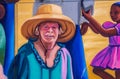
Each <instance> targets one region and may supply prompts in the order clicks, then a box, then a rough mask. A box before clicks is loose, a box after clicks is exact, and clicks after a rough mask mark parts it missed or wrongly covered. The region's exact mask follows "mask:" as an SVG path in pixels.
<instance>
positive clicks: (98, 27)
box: [82, 10, 117, 37]
mask: <svg viewBox="0 0 120 79" xmlns="http://www.w3.org/2000/svg"><path fill="white" fill-rule="evenodd" d="M82 14H83V16H84V17H85V18H86V19H87V20H88V21H89V22H90V24H91V27H93V28H95V29H96V30H98V32H99V33H100V34H101V35H102V36H105V37H109V36H114V35H117V30H116V29H115V28H109V29H104V28H103V27H102V26H101V25H100V23H98V22H97V21H96V20H95V19H94V18H93V17H92V16H91V15H90V11H89V12H87V13H86V12H85V11H84V10H82Z"/></svg>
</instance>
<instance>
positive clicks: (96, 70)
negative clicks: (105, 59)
mask: <svg viewBox="0 0 120 79" xmlns="http://www.w3.org/2000/svg"><path fill="white" fill-rule="evenodd" d="M104 70H105V69H104V68H98V67H94V69H93V72H94V73H95V74H96V75H98V76H100V77H101V78H102V79H115V78H114V77H113V76H112V75H110V74H109V73H107V72H105V71H104Z"/></svg>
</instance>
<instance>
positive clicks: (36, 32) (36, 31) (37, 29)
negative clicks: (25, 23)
mask: <svg viewBox="0 0 120 79" xmlns="http://www.w3.org/2000/svg"><path fill="white" fill-rule="evenodd" d="M35 35H36V36H38V35H39V27H36V29H35Z"/></svg>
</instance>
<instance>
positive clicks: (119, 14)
mask: <svg viewBox="0 0 120 79" xmlns="http://www.w3.org/2000/svg"><path fill="white" fill-rule="evenodd" d="M110 16H111V19H112V20H113V21H115V22H117V23H120V7H118V6H116V5H113V6H112V7H111V10H110Z"/></svg>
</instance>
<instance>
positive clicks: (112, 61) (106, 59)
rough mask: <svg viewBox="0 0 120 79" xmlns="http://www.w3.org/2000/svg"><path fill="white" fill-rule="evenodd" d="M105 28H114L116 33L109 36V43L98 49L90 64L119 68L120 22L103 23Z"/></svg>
mask: <svg viewBox="0 0 120 79" xmlns="http://www.w3.org/2000/svg"><path fill="white" fill-rule="evenodd" d="M103 27H104V28H105V29H108V28H116V30H117V35H115V36H111V37H109V45H108V46H107V47H106V48H104V49H103V50H102V51H100V52H99V53H98V54H97V55H96V56H95V58H94V59H93V60H92V63H91V66H95V67H102V68H110V69H120V23H118V24H113V23H112V22H109V21H107V22H105V23H103Z"/></svg>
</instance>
